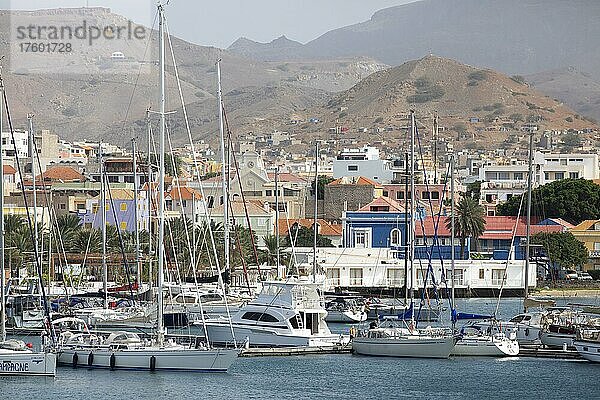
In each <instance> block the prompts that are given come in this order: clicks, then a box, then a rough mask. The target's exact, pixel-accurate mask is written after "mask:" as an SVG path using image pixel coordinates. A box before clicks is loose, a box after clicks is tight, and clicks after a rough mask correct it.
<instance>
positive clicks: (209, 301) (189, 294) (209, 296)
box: [165, 289, 250, 321]
mask: <svg viewBox="0 0 600 400" xmlns="http://www.w3.org/2000/svg"><path fill="white" fill-rule="evenodd" d="M225 300H227V302H226V301H225ZM249 300H250V297H247V296H241V295H232V294H227V299H225V297H224V296H223V295H222V294H221V291H218V290H202V289H200V290H189V291H184V292H180V293H179V294H177V295H175V296H174V297H173V299H172V300H166V304H165V311H166V312H185V313H186V314H187V317H188V319H189V320H190V321H199V320H201V319H202V314H204V317H206V316H213V317H216V316H219V315H226V314H227V312H228V311H227V308H229V312H230V313H231V312H237V311H238V310H239V309H240V307H241V306H242V305H243V304H245V303H246V302H247V301H249Z"/></svg>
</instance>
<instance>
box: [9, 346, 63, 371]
mask: <svg viewBox="0 0 600 400" xmlns="http://www.w3.org/2000/svg"><path fill="white" fill-rule="evenodd" d="M2 375H19V376H56V354H55V353H33V352H25V351H2V350H0V376H2Z"/></svg>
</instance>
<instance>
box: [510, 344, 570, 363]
mask: <svg viewBox="0 0 600 400" xmlns="http://www.w3.org/2000/svg"><path fill="white" fill-rule="evenodd" d="M519 357H537V358H559V359H569V360H577V359H581V356H580V355H579V353H578V352H577V351H576V350H563V349H548V348H543V347H541V346H539V347H524V346H521V348H520V349H519Z"/></svg>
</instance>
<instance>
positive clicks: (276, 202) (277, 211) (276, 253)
mask: <svg viewBox="0 0 600 400" xmlns="http://www.w3.org/2000/svg"><path fill="white" fill-rule="evenodd" d="M275 265H276V267H277V277H278V278H280V276H279V167H277V166H275Z"/></svg>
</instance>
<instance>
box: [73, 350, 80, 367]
mask: <svg viewBox="0 0 600 400" xmlns="http://www.w3.org/2000/svg"><path fill="white" fill-rule="evenodd" d="M77 361H79V355H78V354H77V352H75V353H73V368H77Z"/></svg>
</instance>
